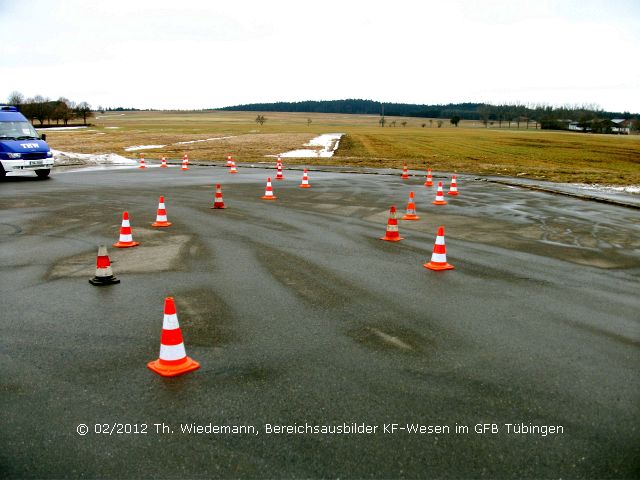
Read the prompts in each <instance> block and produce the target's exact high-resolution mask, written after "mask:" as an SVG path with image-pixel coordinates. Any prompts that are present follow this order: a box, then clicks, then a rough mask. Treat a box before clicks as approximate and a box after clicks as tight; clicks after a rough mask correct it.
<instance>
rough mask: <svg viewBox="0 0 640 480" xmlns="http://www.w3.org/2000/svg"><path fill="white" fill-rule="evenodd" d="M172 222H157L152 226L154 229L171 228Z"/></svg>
mask: <svg viewBox="0 0 640 480" xmlns="http://www.w3.org/2000/svg"><path fill="white" fill-rule="evenodd" d="M171 225H172V224H171V222H158V221H157V220H156V221H155V222H153V223H152V224H151V226H152V227H170V226H171Z"/></svg>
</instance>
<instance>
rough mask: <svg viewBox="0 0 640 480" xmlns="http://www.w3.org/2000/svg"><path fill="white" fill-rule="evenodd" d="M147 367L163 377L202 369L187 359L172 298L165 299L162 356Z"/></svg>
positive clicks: (193, 361) (161, 340)
mask: <svg viewBox="0 0 640 480" xmlns="http://www.w3.org/2000/svg"><path fill="white" fill-rule="evenodd" d="M147 367H148V368H149V369H151V370H153V371H154V372H156V373H157V374H158V375H162V376H163V377H175V376H176V375H182V374H183V373H187V372H191V371H192V370H197V369H198V368H200V364H199V363H198V362H196V361H195V360H193V359H192V358H190V357H187V353H186V351H185V349H184V340H183V339H182V332H181V331H180V325H179V324H178V314H177V312H176V305H175V302H174V301H173V298H172V297H167V298H165V299H164V319H163V321H162V336H161V337H160V356H159V358H158V360H155V361H153V362H149V363H147Z"/></svg>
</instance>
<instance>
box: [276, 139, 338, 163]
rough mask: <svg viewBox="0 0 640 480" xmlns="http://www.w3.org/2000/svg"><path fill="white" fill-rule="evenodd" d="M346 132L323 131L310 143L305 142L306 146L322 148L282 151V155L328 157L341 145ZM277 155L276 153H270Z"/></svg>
mask: <svg viewBox="0 0 640 480" xmlns="http://www.w3.org/2000/svg"><path fill="white" fill-rule="evenodd" d="M342 135H344V133H323V134H322V135H320V136H318V137H315V138H312V139H311V140H309V143H305V144H304V146H305V147H321V148H319V149H318V148H313V149H309V148H305V149H300V150H291V151H290V152H284V153H281V154H280V155H279V156H280V157H290V158H291V157H293V158H328V157H333V154H334V153H335V151H336V150H337V149H338V146H339V145H340V139H341V138H342ZM268 156H271V157H275V156H276V155H268Z"/></svg>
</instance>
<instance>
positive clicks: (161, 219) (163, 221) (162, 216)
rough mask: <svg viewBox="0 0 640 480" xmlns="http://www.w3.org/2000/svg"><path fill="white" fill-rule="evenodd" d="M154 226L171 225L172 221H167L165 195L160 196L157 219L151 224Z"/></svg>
mask: <svg viewBox="0 0 640 480" xmlns="http://www.w3.org/2000/svg"><path fill="white" fill-rule="evenodd" d="M151 226H152V227H170V226H171V222H167V209H166V207H165V206H164V197H162V196H161V197H160V201H159V202H158V213H157V215H156V221H155V222H154V223H152V224H151Z"/></svg>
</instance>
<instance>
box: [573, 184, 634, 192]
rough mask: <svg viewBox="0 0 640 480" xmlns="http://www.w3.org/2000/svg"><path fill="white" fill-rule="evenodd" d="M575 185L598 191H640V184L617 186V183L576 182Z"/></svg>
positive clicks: (583, 188)
mask: <svg viewBox="0 0 640 480" xmlns="http://www.w3.org/2000/svg"><path fill="white" fill-rule="evenodd" d="M573 186H574V187H576V188H580V189H582V190H591V191H596V192H616V193H633V194H639V193H640V185H626V186H616V185H600V184H598V183H592V184H588V183H574V184H573Z"/></svg>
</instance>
